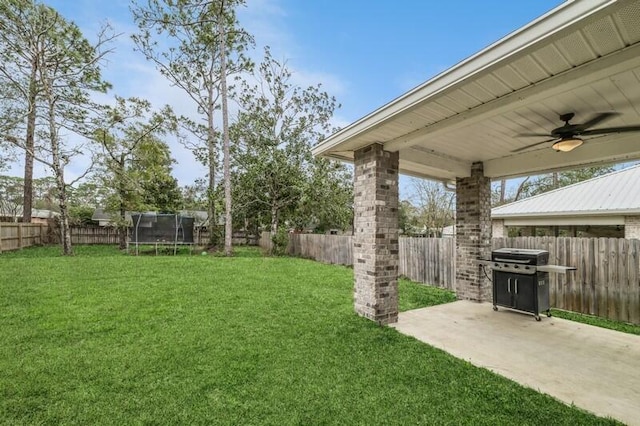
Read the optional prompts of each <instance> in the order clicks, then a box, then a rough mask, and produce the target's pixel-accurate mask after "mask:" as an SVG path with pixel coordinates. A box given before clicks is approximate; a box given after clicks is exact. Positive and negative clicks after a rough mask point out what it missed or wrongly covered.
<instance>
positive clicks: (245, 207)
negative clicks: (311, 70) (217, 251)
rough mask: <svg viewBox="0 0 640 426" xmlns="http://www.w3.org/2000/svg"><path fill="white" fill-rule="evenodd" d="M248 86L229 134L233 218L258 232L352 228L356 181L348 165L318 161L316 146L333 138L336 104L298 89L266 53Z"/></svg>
mask: <svg viewBox="0 0 640 426" xmlns="http://www.w3.org/2000/svg"><path fill="white" fill-rule="evenodd" d="M256 79H257V80H258V82H259V83H258V85H256V86H251V85H248V84H245V85H244V87H243V92H242V96H241V97H240V105H241V107H242V110H241V112H240V113H239V115H238V120H237V123H236V124H235V125H234V126H233V129H232V138H233V139H234V140H235V141H237V143H236V151H235V153H234V160H235V174H234V177H233V188H234V195H233V199H234V203H235V205H234V213H235V215H236V217H237V218H238V219H246V220H247V221H249V222H252V223H254V224H255V225H256V226H259V225H267V224H270V225H271V231H272V232H275V231H276V230H277V229H278V228H279V227H280V226H282V224H285V223H287V224H289V225H290V226H293V227H297V228H307V227H310V226H312V227H318V228H319V229H328V228H332V227H336V228H345V227H347V226H348V225H349V224H350V222H351V216H352V212H351V204H352V179H351V174H350V172H349V171H348V170H347V169H346V168H345V166H344V165H342V164H339V163H336V162H331V161H327V160H324V159H313V158H312V156H311V146H312V145H313V144H315V143H317V142H318V141H320V140H322V139H323V138H324V136H325V135H326V134H328V133H329V132H331V131H332V129H331V124H330V120H331V117H332V116H333V112H334V110H335V108H336V107H337V103H336V100H335V98H333V97H330V96H329V95H328V94H327V93H326V92H324V91H322V90H321V87H320V86H311V87H307V88H301V87H298V86H296V85H295V84H294V83H293V82H292V81H291V72H290V71H289V70H288V69H287V66H286V63H282V62H279V61H277V60H276V59H274V58H273V57H272V56H271V52H270V50H269V49H268V48H267V49H266V50H265V57H264V60H263V62H262V63H261V64H260V67H259V72H258V75H257V76H256Z"/></svg>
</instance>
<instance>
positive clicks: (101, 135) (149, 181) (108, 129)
mask: <svg viewBox="0 0 640 426" xmlns="http://www.w3.org/2000/svg"><path fill="white" fill-rule="evenodd" d="M176 128H177V122H176V118H175V116H174V114H173V111H172V110H171V108H170V107H168V106H165V107H164V108H163V109H162V110H160V111H152V109H151V105H150V104H149V102H148V101H146V100H142V99H138V98H128V99H124V98H121V97H116V102H115V105H113V106H111V105H103V106H102V107H101V111H100V114H99V115H98V116H97V117H96V118H95V121H94V123H93V126H92V138H93V139H94V141H96V142H97V143H98V144H99V145H100V147H101V150H102V153H101V155H100V158H101V167H99V169H98V172H97V176H98V179H99V181H100V186H101V187H103V188H109V189H110V191H109V193H108V194H107V195H106V196H105V198H104V205H105V206H106V210H107V211H109V212H113V213H117V214H118V215H119V216H120V218H121V219H122V220H124V217H123V213H124V212H125V211H127V210H128V211H146V210H153V211H158V212H161V213H173V212H175V211H177V210H179V209H180V208H181V207H182V194H181V192H180V189H179V187H178V184H177V180H176V179H175V178H174V177H173V176H171V167H172V165H173V163H174V162H175V161H174V160H173V158H172V157H171V152H170V149H169V146H168V145H167V144H166V142H164V141H162V140H161V139H160V138H161V137H162V136H165V135H166V134H167V133H170V132H175V131H176Z"/></svg>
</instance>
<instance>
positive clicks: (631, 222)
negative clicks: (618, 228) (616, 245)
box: [624, 216, 640, 239]
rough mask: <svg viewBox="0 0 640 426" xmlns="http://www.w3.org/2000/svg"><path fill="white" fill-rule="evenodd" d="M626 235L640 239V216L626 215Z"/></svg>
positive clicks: (629, 237) (626, 236)
mask: <svg viewBox="0 0 640 426" xmlns="http://www.w3.org/2000/svg"><path fill="white" fill-rule="evenodd" d="M624 237H625V238H627V239H631V238H637V239H640V216H625V217H624Z"/></svg>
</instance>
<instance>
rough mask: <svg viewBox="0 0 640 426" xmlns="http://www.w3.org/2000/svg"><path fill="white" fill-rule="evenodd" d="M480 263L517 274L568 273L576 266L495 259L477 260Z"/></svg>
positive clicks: (495, 269)
mask: <svg viewBox="0 0 640 426" xmlns="http://www.w3.org/2000/svg"><path fill="white" fill-rule="evenodd" d="M476 263H477V264H478V265H484V266H485V267H489V268H491V269H493V270H494V271H504V272H513V273H516V274H525V275H533V274H535V273H536V272H551V273H554V274H566V273H567V272H569V271H575V270H576V267H575V266H563V265H521V264H515V263H503V262H496V261H493V260H480V259H479V260H476Z"/></svg>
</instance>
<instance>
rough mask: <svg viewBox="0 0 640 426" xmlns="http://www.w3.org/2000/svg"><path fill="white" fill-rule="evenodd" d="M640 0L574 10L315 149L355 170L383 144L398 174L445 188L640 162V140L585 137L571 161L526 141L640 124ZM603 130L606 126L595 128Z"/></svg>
mask: <svg viewBox="0 0 640 426" xmlns="http://www.w3.org/2000/svg"><path fill="white" fill-rule="evenodd" d="M638 22H640V0H619V1H616V0H590V1H568V2H566V3H563V4H562V5H560V6H559V7H557V8H555V9H554V10H552V11H550V12H549V13H547V14H545V15H543V16H542V17H540V18H539V19H537V20H535V21H533V22H532V23H530V24H529V25H527V26H525V27H523V28H521V29H520V30H518V31H516V32H514V33H512V34H510V35H508V36H507V37H505V38H503V39H501V40H499V41H498V42H496V43H494V44H492V45H490V46H489V47H487V48H486V49H484V50H482V51H480V52H479V53H477V54H476V55H474V56H472V57H470V58H468V59H467V60H465V61H463V62H461V63H459V64H457V65H456V66H454V67H452V68H450V69H448V70H447V71H445V72H443V73H441V74H439V75H437V76H436V77H434V78H433V79H431V80H429V81H427V82H425V83H424V84H422V85H420V86H418V87H416V88H415V89H413V90H411V91H410V92H408V93H406V94H404V95H402V96H401V97H399V98H397V99H395V100H393V101H392V102H390V103H388V104H387V105H384V106H383V107H381V108H379V109H377V110H375V111H374V112H372V113H371V114H369V115H367V116H365V117H363V118H361V119H360V120H358V121H356V122H354V123H353V124H351V125H349V126H347V127H346V128H344V129H342V130H341V131H339V132H338V133H336V134H334V135H332V136H331V137H329V138H327V139H326V140H324V141H323V142H322V143H320V144H318V145H316V146H315V147H314V148H313V153H314V155H321V156H326V157H330V158H336V159H340V160H343V161H353V158H354V157H353V156H354V151H355V150H357V149H360V148H363V147H366V146H368V145H371V144H372V143H380V144H382V145H383V147H384V150H385V151H391V152H396V151H397V152H399V159H400V160H399V167H400V172H401V173H404V174H408V175H412V176H418V177H425V178H431V179H435V180H441V181H450V180H454V179H455V178H456V177H468V176H469V175H470V171H471V164H472V163H476V162H482V163H484V175H485V176H487V177H490V178H493V179H495V178H503V177H514V176H523V175H530V174H535V173H540V172H544V171H549V170H560V169H565V168H573V167H578V166H583V165H591V164H599V163H614V162H621V161H627V160H632V159H640V133H618V134H609V135H605V136H599V137H593V138H590V139H588V138H586V137H585V144H584V145H582V146H581V147H579V148H577V149H575V150H574V151H571V152H568V153H558V152H555V151H554V150H553V149H551V145H552V142H549V143H546V144H542V145H538V146H536V147H532V148H530V149H525V150H523V151H519V152H513V151H514V150H517V149H519V148H523V147H525V146H527V145H530V144H532V143H535V142H537V141H542V140H544V139H545V138H544V137H541V138H539V139H536V138H531V137H519V136H518V134H521V133H548V132H550V131H551V130H552V129H554V128H556V127H559V126H561V125H562V124H563V123H562V122H561V121H560V120H559V115H560V114H564V113H568V112H573V113H575V117H574V119H573V120H571V122H572V123H583V122H585V121H587V120H588V119H589V118H590V117H591V116H593V115H594V114H596V113H601V112H611V111H615V112H617V113H619V115H617V116H615V117H613V118H612V119H610V120H609V121H607V122H606V127H611V126H616V127H617V126H628V125H637V124H640V25H638ZM597 127H605V125H601V126H597Z"/></svg>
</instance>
